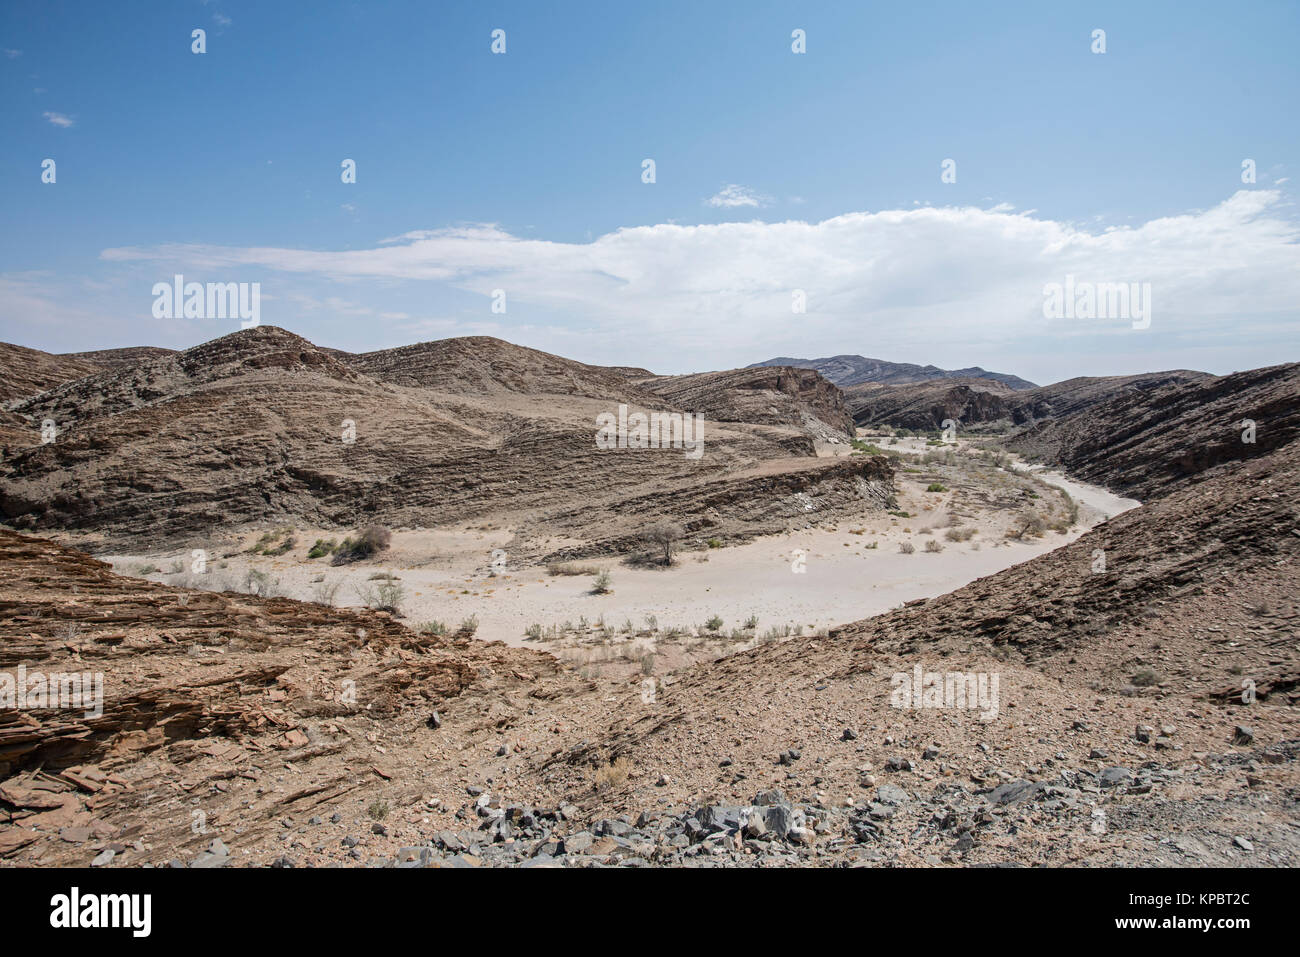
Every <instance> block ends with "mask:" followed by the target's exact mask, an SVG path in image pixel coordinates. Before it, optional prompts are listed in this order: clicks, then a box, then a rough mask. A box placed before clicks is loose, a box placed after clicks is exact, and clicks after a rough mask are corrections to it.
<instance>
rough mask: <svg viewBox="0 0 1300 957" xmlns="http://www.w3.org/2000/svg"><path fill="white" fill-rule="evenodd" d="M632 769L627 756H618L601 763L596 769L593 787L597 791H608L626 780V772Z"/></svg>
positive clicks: (628, 772)
mask: <svg viewBox="0 0 1300 957" xmlns="http://www.w3.org/2000/svg"><path fill="white" fill-rule="evenodd" d="M631 771H632V765H631V764H630V763H629V762H628V760H627V758H624V757H620V758H619V759H618V760H616V761H611V762H610V763H609V764H606V765H602V766H601V767H599V768H597V769H596V779H595V782H594V784H595V788H596V790H597V791H608V790H609V789H611V788H615V787H618V786H619V785H620V784H622V783H623V782H624V781H626V780H627V776H628V774H630V773H631Z"/></svg>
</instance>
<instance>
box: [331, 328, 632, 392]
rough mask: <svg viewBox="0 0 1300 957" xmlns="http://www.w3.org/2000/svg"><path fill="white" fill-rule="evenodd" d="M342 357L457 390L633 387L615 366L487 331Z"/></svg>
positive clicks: (397, 381)
mask: <svg viewBox="0 0 1300 957" xmlns="http://www.w3.org/2000/svg"><path fill="white" fill-rule="evenodd" d="M344 361H346V362H347V363H348V365H350V366H351V367H352V368H354V369H356V370H357V371H359V372H364V373H365V374H367V375H370V376H373V377H374V378H376V379H379V380H381V381H383V382H389V383H392V384H394V385H405V386H424V387H426V388H430V389H436V390H438V391H440V392H449V393H453V394H457V395H490V394H493V393H499V392H519V393H524V394H527V395H581V396H588V397H590V398H596V399H610V398H615V397H620V396H622V397H625V398H626V397H629V396H630V395H631V394H632V393H633V390H631V389H630V388H629V385H628V382H627V379H626V376H625V375H623V374H621V372H620V371H619V370H614V369H605V368H602V367H600V366H589V365H585V364H584V363H581V362H575V361H573V360H572V359H564V358H561V357H560V356H553V355H550V354H549V353H546V352H539V351H537V350H536V349H528V348H525V347H524V346H516V345H512V344H511V343H509V342H504V341H502V340H500V339H494V338H493V337H491V336H464V337H461V338H455V339H440V340H438V341H437V342H421V343H417V344H415V345H410V346H401V347H399V348H396V349H383V350H380V351H378V352H367V353H362V354H360V355H351V356H347V357H346V358H345V360H344ZM640 398H642V399H644V398H645V397H644V396H641V397H640Z"/></svg>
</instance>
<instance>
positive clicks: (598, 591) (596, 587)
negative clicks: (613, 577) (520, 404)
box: [591, 569, 610, 595]
mask: <svg viewBox="0 0 1300 957" xmlns="http://www.w3.org/2000/svg"><path fill="white" fill-rule="evenodd" d="M609 584H610V577H609V572H607V571H605V570H603V569H602V570H601V572H600V574H599V575H597V576H596V577H595V578H594V579H593V580H592V582H591V593H592V594H593V595H608V594H609V593H610V587H609Z"/></svg>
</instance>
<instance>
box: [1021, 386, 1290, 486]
mask: <svg viewBox="0 0 1300 957" xmlns="http://www.w3.org/2000/svg"><path fill="white" fill-rule="evenodd" d="M1246 420H1250V421H1253V422H1254V423H1255V428H1254V430H1253V434H1247V433H1248V430H1247V427H1246V425H1245V422H1246ZM1298 436H1300V364H1295V363H1292V364H1289V365H1280V366H1271V367H1268V368H1264V369H1253V370H1251V371H1249V372H1238V373H1234V374H1232V375H1228V376H1218V377H1213V376H1210V377H1203V378H1196V379H1193V380H1191V381H1173V382H1169V383H1166V384H1161V385H1157V386H1155V387H1153V388H1149V389H1126V390H1124V391H1123V392H1121V393H1120V394H1119V395H1117V396H1114V397H1113V398H1111V399H1109V400H1107V401H1105V402H1101V403H1096V404H1091V405H1088V406H1085V407H1084V408H1082V409H1078V410H1075V411H1070V412H1067V413H1065V414H1063V415H1060V417H1058V418H1054V419H1050V420H1048V421H1045V422H1042V423H1038V424H1035V425H1033V426H1030V427H1028V428H1026V429H1024V430H1022V431H1020V432H1019V433H1017V434H1015V435H1013V436H1011V437H1010V438H1009V439H1008V440H1007V445H1008V447H1009V448H1011V449H1012V450H1013V451H1016V452H1020V453H1022V454H1025V455H1027V456H1029V457H1031V458H1034V459H1037V460H1039V461H1042V462H1046V463H1049V464H1052V465H1058V466H1061V467H1063V468H1065V469H1067V470H1068V471H1069V472H1070V473H1071V474H1073V475H1076V476H1078V477H1079V478H1082V479H1084V480H1086V481H1090V482H1095V483H1097V484H1099V485H1105V486H1106V487H1107V488H1110V489H1112V490H1114V491H1117V492H1120V493H1122V494H1124V495H1128V496H1130V497H1133V498H1138V499H1147V498H1151V497H1153V496H1156V495H1162V494H1165V493H1167V492H1169V491H1170V490H1173V489H1176V488H1179V487H1181V486H1182V485H1184V484H1185V483H1187V482H1188V481H1192V480H1197V481H1199V480H1201V479H1204V478H1208V477H1210V476H1214V475H1220V474H1224V472H1225V471H1227V470H1229V469H1231V468H1232V467H1234V466H1235V465H1237V464H1238V463H1241V462H1243V461H1248V460H1251V459H1255V458H1259V457H1261V456H1265V455H1267V454H1269V453H1270V452H1273V451H1274V450H1276V449H1279V448H1282V447H1283V446H1285V445H1287V444H1288V443H1290V442H1292V441H1293V440H1294V439H1296V438H1297V437H1298Z"/></svg>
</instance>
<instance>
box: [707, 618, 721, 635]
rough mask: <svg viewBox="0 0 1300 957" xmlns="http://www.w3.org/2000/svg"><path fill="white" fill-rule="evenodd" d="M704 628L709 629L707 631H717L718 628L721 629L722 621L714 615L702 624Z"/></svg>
mask: <svg viewBox="0 0 1300 957" xmlns="http://www.w3.org/2000/svg"><path fill="white" fill-rule="evenodd" d="M704 627H705V628H707V629H709V631H717V630H718V629H719V628H721V627H722V619H721V618H719V617H718V616H717V615H714V616H713V617H712V618H710V619H709V620H708V621H706V622H705V623H704Z"/></svg>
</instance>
